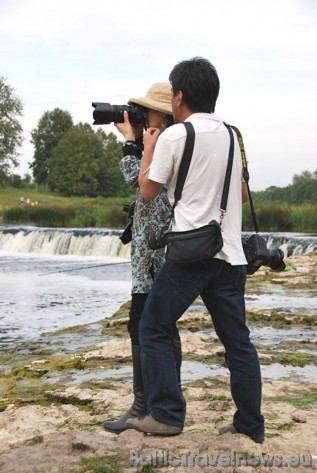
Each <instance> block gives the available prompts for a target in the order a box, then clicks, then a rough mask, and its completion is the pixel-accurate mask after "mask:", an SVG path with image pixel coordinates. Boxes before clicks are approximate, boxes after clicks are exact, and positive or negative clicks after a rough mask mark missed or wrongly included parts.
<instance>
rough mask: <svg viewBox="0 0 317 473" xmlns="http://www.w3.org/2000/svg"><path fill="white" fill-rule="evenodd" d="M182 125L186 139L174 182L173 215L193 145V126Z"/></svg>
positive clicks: (180, 194) (190, 158)
mask: <svg viewBox="0 0 317 473" xmlns="http://www.w3.org/2000/svg"><path fill="white" fill-rule="evenodd" d="M184 125H185V128H186V132H187V137H186V142H185V148H184V153H183V157H182V160H181V163H180V166H179V170H178V176H177V182H176V187H175V191H174V205H173V214H174V208H175V207H176V204H177V202H178V201H179V199H180V198H181V197H182V191H183V187H184V184H185V181H186V177H187V173H188V170H189V166H190V162H191V160H192V155H193V149H194V144H195V130H194V127H193V124H192V123H191V122H184Z"/></svg>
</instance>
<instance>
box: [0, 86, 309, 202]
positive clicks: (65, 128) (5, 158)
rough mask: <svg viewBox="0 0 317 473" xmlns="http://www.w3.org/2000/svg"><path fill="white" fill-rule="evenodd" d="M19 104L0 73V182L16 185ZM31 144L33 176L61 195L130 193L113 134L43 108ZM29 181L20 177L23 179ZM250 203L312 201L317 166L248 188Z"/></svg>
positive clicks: (57, 110)
mask: <svg viewBox="0 0 317 473" xmlns="http://www.w3.org/2000/svg"><path fill="white" fill-rule="evenodd" d="M22 112H23V104H22V102H21V100H20V99H19V98H18V97H17V96H16V95H15V93H14V89H13V88H12V87H11V86H10V85H9V84H7V82H6V79H5V78H4V77H0V184H2V185H3V184H6V183H11V184H13V185H15V183H16V184H19V183H20V184H21V180H20V179H19V176H17V175H15V174H13V173H12V167H14V166H16V165H17V164H18V148H19V147H20V146H21V144H22V140H23V130H22V127H21V125H20V123H19V120H18V118H19V117H20V116H21V115H22ZM31 142H32V144H33V145H34V155H33V160H32V162H31V163H30V164H29V167H30V170H31V172H32V176H33V181H34V182H35V183H36V184H37V185H41V186H45V187H46V188H47V189H48V190H50V191H55V192H58V193H60V194H62V195H65V196H99V195H100V196H104V197H120V196H125V195H128V194H129V190H128V188H127V186H126V184H125V182H124V178H123V176H122V173H121V171H120V169H119V161H120V159H121V146H122V143H121V142H120V141H118V139H117V137H116V136H115V135H114V134H113V133H108V134H107V133H105V132H104V131H103V130H102V129H100V128H98V129H96V130H95V129H93V127H92V126H91V125H89V124H88V123H78V124H74V123H73V119H72V116H71V114H70V113H69V112H68V111H65V110H61V109H59V108H55V109H54V110H52V111H46V112H44V114H43V115H42V117H41V118H40V120H39V121H38V124H37V127H35V128H34V129H33V130H32V131H31ZM30 181H31V178H30V176H26V177H25V183H29V182H30ZM252 196H253V199H254V202H255V203H259V202H261V203H263V202H265V203H267V204H269V203H271V204H287V205H302V204H316V202H317V170H316V171H314V172H312V173H311V172H309V171H303V173H301V174H300V175H295V176H294V177H293V180H292V183H291V184H290V185H288V186H286V187H276V186H271V187H269V188H268V189H266V190H265V191H258V192H252Z"/></svg>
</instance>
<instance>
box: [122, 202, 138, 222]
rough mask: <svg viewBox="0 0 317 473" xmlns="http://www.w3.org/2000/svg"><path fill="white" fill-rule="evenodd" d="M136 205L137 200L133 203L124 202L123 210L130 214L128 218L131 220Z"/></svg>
mask: <svg viewBox="0 0 317 473" xmlns="http://www.w3.org/2000/svg"><path fill="white" fill-rule="evenodd" d="M134 207H135V200H134V201H133V202H132V204H124V206H123V208H122V210H123V212H126V213H127V214H128V218H130V219H131V220H132V219H133V214H134Z"/></svg>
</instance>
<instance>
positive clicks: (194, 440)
mask: <svg viewBox="0 0 317 473" xmlns="http://www.w3.org/2000/svg"><path fill="white" fill-rule="evenodd" d="M289 265H290V269H289V271H288V272H284V273H281V274H278V275H274V276H272V275H270V277H271V278H272V279H274V280H272V283H273V284H289V285H292V284H293V283H294V278H297V282H296V284H297V287H300V286H301V285H303V287H304V286H307V285H309V286H310V287H311V288H313V287H314V284H315V283H316V258H315V257H312V258H306V257H304V258H302V259H300V260H298V259H297V260H292V261H291V262H289ZM266 277H268V276H267V275H266V270H263V271H259V273H258V274H257V275H256V278H257V280H261V278H266ZM253 315H254V318H256V320H257V323H258V322H259V321H261V320H262V322H263V323H266V324H269V323H273V322H274V323H278V324H280V325H279V326H281V327H282V326H283V323H284V324H286V325H287V326H289V324H294V325H295V326H296V327H298V329H299V330H311V329H312V327H313V326H315V325H314V324H315V323H316V321H315V320H314V319H313V318H312V317H310V316H309V314H308V316H307V317H303V316H302V315H301V314H297V315H294V314H293V315H292V314H289V313H285V314H284V313H281V311H280V312H279V313H274V312H273V311H255V312H254V313H253V314H252V313H250V314H249V317H250V318H251V320H253V319H252V316H253ZM124 318H125V315H124V314H123V315H122V316H120V317H118V316H115V317H114V318H113V320H111V321H108V322H107V323H105V327H104V332H105V334H108V335H109V338H108V339H107V340H106V341H104V342H102V343H100V344H99V345H98V346H96V347H93V348H91V349H87V350H85V351H84V352H81V353H73V354H72V355H71V356H64V357H62V356H60V355H58V356H57V355H55V356H54V354H53V355H52V354H48V353H46V352H45V351H44V350H43V349H42V347H41V348H40V349H39V350H38V352H37V351H36V350H35V351H34V354H33V356H30V355H28V356H25V357H24V358H23V357H21V356H16V357H15V358H14V357H11V358H10V357H7V358H3V360H2V361H3V365H4V366H5V368H3V369H2V378H0V393H1V394H2V399H1V400H0V406H1V409H3V411H2V412H0V473H22V472H23V473H115V472H122V473H128V472H131V473H152V472H157V473H167V472H175V473H176V472H179V473H185V472H189V471H190V472H198V471H202V468H204V469H203V471H205V472H207V473H209V472H216V473H217V472H218V473H220V472H227V473H273V472H276V471H281V472H287V473H289V472H291V471H297V472H307V471H317V462H316V458H317V448H316V437H317V410H316V407H317V384H316V381H317V380H316V379H312V382H311V383H301V382H294V381H289V380H283V381H274V380H264V382H263V414H264V416H265V418H266V440H265V442H264V444H261V445H258V444H255V443H254V442H252V441H251V440H250V439H249V438H248V437H246V436H244V435H240V434H238V435H232V434H226V435H224V436H221V437H220V436H218V435H217V434H218V428H219V427H220V426H221V425H224V424H227V423H230V422H231V419H232V415H233V413H234V411H235V407H234V403H233V401H232V399H231V396H230V389H229V377H228V372H227V371H226V369H225V367H224V366H223V348H222V345H221V344H220V343H219V342H218V340H217V339H216V337H215V336H214V335H212V332H211V324H210V319H209V317H208V316H207V315H206V314H203V313H202V312H200V313H192V312H188V313H187V314H186V315H185V316H184V317H183V319H182V322H181V324H180V328H181V330H182V335H181V336H182V346H183V354H184V359H185V360H199V361H202V360H204V361H205V362H206V363H210V364H213V363H214V364H217V366H218V365H219V364H222V367H223V372H224V373H226V374H225V375H221V376H214V377H210V378H205V379H200V380H197V381H188V382H184V383H183V390H184V395H185V398H186V400H187V418H186V424H185V428H184V431H183V433H182V434H181V435H179V436H175V437H153V436H146V435H143V434H141V433H139V432H136V431H134V430H127V431H125V432H123V433H121V434H120V435H118V436H116V435H112V434H110V433H107V432H105V431H103V429H102V422H103V420H105V419H114V418H117V417H118V416H120V415H121V413H122V412H124V411H125V410H126V409H127V408H128V407H129V406H130V404H131V402H132V389H131V379H130V378H129V377H128V378H124V379H121V380H120V379H116V380H115V379H111V378H108V377H106V376H102V375H101V376H100V372H101V374H102V372H103V370H104V372H105V371H106V370H107V369H109V367H114V368H117V367H118V366H122V364H125V363H128V364H130V343H129V340H128V338H127V337H126V332H124V330H122V327H124ZM204 330H207V331H208V334H206V333H204ZM116 332H118V334H117V335H116ZM123 334H124V335H123ZM210 334H211V335H210ZM83 336H84V335H83ZM33 349H34V347H33ZM259 354H260V359H261V363H262V364H263V363H265V364H266V365H267V367H268V369H269V367H270V364H271V363H273V362H274V361H275V362H276V360H279V361H280V362H281V360H283V359H286V360H288V362H289V360H293V361H294V360H295V362H296V363H299V362H304V363H310V364H311V366H313V364H316V340H314V339H311V340H308V341H307V342H306V343H305V344H303V343H300V342H297V343H293V345H290V344H289V342H288V340H287V339H286V340H284V341H283V342H281V343H280V344H279V345H278V346H263V347H262V346H261V347H260V350H259ZM281 354H282V355H283V357H284V358H283V357H281ZM286 355H287V357H285V356H286ZM303 355H305V357H304V358H303ZM292 357H294V358H292ZM4 362H5V363H4ZM300 366H302V365H300ZM83 374H89V375H90V376H89V377H88V378H87V379H89V380H88V381H87V380H86V381H85V382H81V381H79V379H80V376H82V375H83ZM94 374H95V376H94ZM97 374H98V376H97ZM147 464H148V465H150V466H151V468H150V467H149V466H148V467H147V466H146V465H147Z"/></svg>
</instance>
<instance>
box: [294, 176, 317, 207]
mask: <svg viewBox="0 0 317 473" xmlns="http://www.w3.org/2000/svg"><path fill="white" fill-rule="evenodd" d="M316 202H317V170H316V171H314V172H313V173H311V172H309V171H304V172H302V173H301V174H300V175H297V174H295V175H294V177H293V181H292V186H291V198H290V203H291V204H305V203H316Z"/></svg>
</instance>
